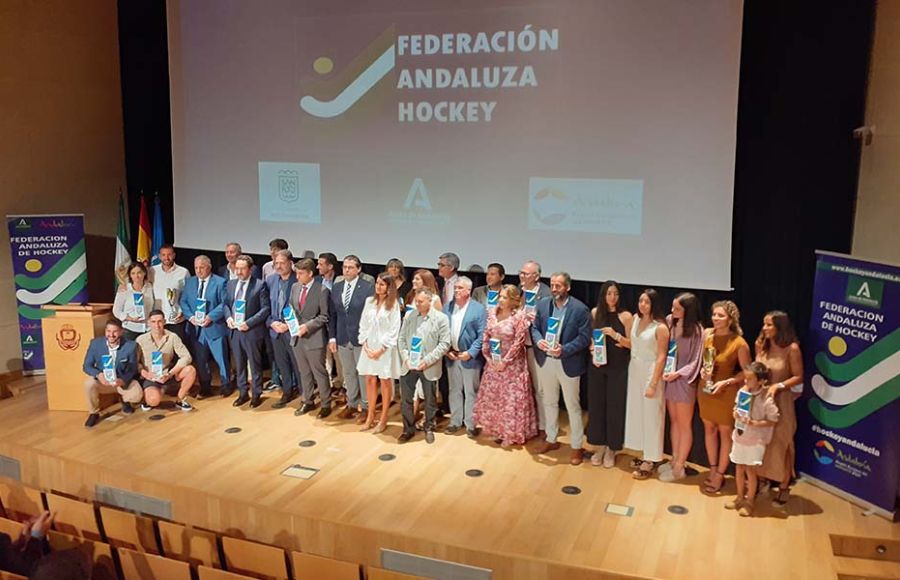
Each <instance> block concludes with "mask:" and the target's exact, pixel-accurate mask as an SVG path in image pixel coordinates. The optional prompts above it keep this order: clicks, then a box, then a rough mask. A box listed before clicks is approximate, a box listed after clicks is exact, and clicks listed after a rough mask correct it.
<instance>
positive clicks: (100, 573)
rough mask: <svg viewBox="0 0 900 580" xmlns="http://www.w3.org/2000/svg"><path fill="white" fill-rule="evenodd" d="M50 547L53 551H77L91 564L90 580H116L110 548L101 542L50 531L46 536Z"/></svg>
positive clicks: (117, 576) (116, 575)
mask: <svg viewBox="0 0 900 580" xmlns="http://www.w3.org/2000/svg"><path fill="white" fill-rule="evenodd" d="M47 540H48V541H49V542H50V547H51V548H53V549H54V550H70V549H73V548H74V549H78V550H79V551H81V552H82V553H83V554H85V555H86V556H87V557H88V559H89V560H90V561H91V562H93V574H92V576H91V579H92V580H118V578H119V575H118V573H117V572H116V565H115V562H114V561H113V555H112V547H110V546H109V545H108V544H104V543H103V542H93V541H91V540H86V539H84V538H79V537H76V536H70V535H69V534H64V533H62V532H55V531H53V530H50V532H49V533H48V534H47Z"/></svg>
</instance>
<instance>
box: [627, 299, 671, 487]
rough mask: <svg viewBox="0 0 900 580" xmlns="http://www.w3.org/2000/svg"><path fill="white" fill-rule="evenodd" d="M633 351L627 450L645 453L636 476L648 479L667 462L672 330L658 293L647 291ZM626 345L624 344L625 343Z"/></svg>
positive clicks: (633, 334)
mask: <svg viewBox="0 0 900 580" xmlns="http://www.w3.org/2000/svg"><path fill="white" fill-rule="evenodd" d="M626 340H627V341H628V346H629V347H630V348H631V362H630V363H629V365H628V394H627V399H626V404H625V447H627V448H628V449H634V450H635V451H641V452H643V457H642V461H640V462H637V461H636V464H635V471H634V472H633V473H632V476H633V477H634V478H635V479H647V478H648V477H650V476H651V475H652V474H653V468H654V466H655V464H656V463H659V462H661V461H662V459H663V430H664V428H665V415H666V402H665V397H664V396H663V394H664V392H663V391H664V386H665V383H663V382H662V374H663V368H664V367H665V364H666V350H667V348H668V345H669V329H668V328H667V327H666V323H665V319H664V318H663V315H662V298H660V296H659V294H658V293H657V292H656V290H653V289H652V288H649V289H647V290H644V292H643V293H642V294H641V297H640V299H638V313H637V316H635V317H634V322H633V323H632V326H631V336H630V337H628V338H627V339H626ZM623 344H624V343H623Z"/></svg>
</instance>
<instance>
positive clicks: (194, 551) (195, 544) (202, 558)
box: [157, 520, 222, 568]
mask: <svg viewBox="0 0 900 580" xmlns="http://www.w3.org/2000/svg"><path fill="white" fill-rule="evenodd" d="M157 525H158V526H159V538H160V540H161V541H162V553H163V555H165V556H166V557H168V558H174V559H175V560H181V561H183V562H188V563H189V564H191V565H192V566H197V565H200V564H202V565H204V566H207V567H210V568H221V567H222V562H221V561H220V560H219V546H218V543H217V541H216V535H215V534H214V533H212V532H207V531H205V530H198V529H197V528H190V527H186V526H184V525H182V524H177V523H173V522H166V521H163V520H159V521H157Z"/></svg>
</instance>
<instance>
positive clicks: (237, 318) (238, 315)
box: [233, 300, 247, 326]
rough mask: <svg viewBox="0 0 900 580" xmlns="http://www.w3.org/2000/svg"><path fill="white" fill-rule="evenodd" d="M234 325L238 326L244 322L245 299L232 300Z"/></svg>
mask: <svg viewBox="0 0 900 580" xmlns="http://www.w3.org/2000/svg"><path fill="white" fill-rule="evenodd" d="M233 320H234V325H235V326H240V325H242V324H244V322H245V321H246V320H247V301H246V300H235V301H234V317H233Z"/></svg>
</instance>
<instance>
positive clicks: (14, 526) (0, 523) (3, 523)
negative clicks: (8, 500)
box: [0, 518, 22, 542]
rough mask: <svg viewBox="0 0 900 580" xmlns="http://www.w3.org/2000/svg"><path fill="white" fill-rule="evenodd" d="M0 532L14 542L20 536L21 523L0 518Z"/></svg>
mask: <svg viewBox="0 0 900 580" xmlns="http://www.w3.org/2000/svg"><path fill="white" fill-rule="evenodd" d="M0 532H2V533H4V534H6V535H7V536H9V539H11V540H12V541H14V542H15V541H16V538H18V537H19V536H20V535H21V534H22V522H17V521H15V520H9V519H6V518H0Z"/></svg>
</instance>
